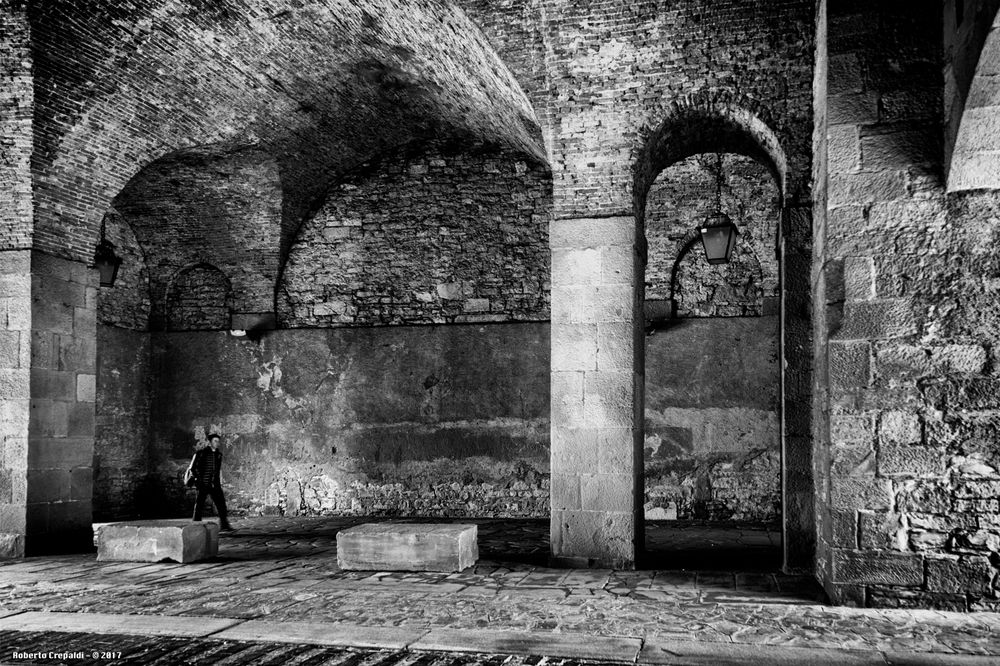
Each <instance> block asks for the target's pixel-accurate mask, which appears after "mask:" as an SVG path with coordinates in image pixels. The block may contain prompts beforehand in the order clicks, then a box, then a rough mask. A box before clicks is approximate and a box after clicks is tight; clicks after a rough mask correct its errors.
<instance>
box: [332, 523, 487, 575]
mask: <svg viewBox="0 0 1000 666" xmlns="http://www.w3.org/2000/svg"><path fill="white" fill-rule="evenodd" d="M477 559H479V545H478V528H477V526H476V525H469V524H454V525H452V524H439V523H392V522H385V523H365V524H364V525H358V526H356V527H352V528H350V529H347V530H342V531H340V532H338V533H337V564H338V565H339V566H340V568H341V569H354V570H360V571H445V572H453V571H462V570H463V569H466V568H468V567H471V566H472V565H473V564H475V563H476V560H477Z"/></svg>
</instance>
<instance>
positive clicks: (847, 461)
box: [830, 444, 875, 478]
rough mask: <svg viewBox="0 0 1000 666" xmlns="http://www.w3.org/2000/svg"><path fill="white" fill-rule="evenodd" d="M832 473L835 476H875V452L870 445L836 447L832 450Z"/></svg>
mask: <svg viewBox="0 0 1000 666" xmlns="http://www.w3.org/2000/svg"><path fill="white" fill-rule="evenodd" d="M830 472H831V473H832V474H833V475H834V476H866V477H868V478H871V477H872V476H874V475H875V450H874V449H873V448H872V446H871V445H870V444H859V445H854V446H839V445H834V446H833V447H832V448H831V450H830Z"/></svg>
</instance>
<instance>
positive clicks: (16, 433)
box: [0, 2, 34, 557]
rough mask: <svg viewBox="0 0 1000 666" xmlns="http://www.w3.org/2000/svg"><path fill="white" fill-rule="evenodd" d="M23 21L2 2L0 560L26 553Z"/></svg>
mask: <svg viewBox="0 0 1000 666" xmlns="http://www.w3.org/2000/svg"><path fill="white" fill-rule="evenodd" d="M30 68H31V52H30V41H29V27H28V18H27V15H26V14H25V10H24V9H23V8H22V7H21V6H20V5H19V4H16V3H11V2H0V80H2V81H3V85H2V86H0V153H2V154H3V159H2V160H0V202H2V204H3V205H0V447H2V448H0V451H2V453H0V557H18V556H21V555H23V554H24V545H25V544H24V532H25V529H24V528H25V517H26V512H25V506H26V503H27V487H26V484H25V478H26V475H27V474H26V473H27V467H28V413H29V400H30V393H29V390H30V389H29V382H30V368H31V277H30V276H31V254H30V251H29V248H30V247H31V171H30V164H31V151H32V146H33V144H32V139H31V120H32V112H33V97H34V95H33V90H32V79H31V69H30Z"/></svg>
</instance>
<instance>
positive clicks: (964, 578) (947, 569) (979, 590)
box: [927, 557, 996, 595]
mask: <svg viewBox="0 0 1000 666" xmlns="http://www.w3.org/2000/svg"><path fill="white" fill-rule="evenodd" d="M995 573H996V570H995V569H994V568H993V567H992V566H991V565H990V562H989V560H988V559H987V558H985V557H954V558H946V559H945V558H941V559H938V558H934V559H930V558H928V560H927V589H928V590H930V591H931V592H952V593H956V592H960V593H967V594H977V595H979V594H986V593H988V592H989V591H990V581H992V580H993V575H994V574H995Z"/></svg>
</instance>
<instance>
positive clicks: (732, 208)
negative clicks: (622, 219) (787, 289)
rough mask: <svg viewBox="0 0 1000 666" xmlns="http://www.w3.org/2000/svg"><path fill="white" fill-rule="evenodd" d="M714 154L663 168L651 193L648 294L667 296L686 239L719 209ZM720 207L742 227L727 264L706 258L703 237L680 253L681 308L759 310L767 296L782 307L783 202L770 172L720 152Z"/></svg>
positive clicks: (697, 312)
mask: <svg viewBox="0 0 1000 666" xmlns="http://www.w3.org/2000/svg"><path fill="white" fill-rule="evenodd" d="M716 171H717V168H716V156H715V155H714V154H712V155H700V156H696V157H690V158H688V159H686V160H684V161H682V162H678V163H676V164H674V165H673V166H670V167H668V168H667V169H665V170H664V171H663V172H661V173H660V175H659V177H657V179H656V181H655V182H654V183H653V186H652V188H651V189H650V192H649V196H648V197H647V200H646V239H647V242H648V243H649V259H648V262H647V264H646V300H647V301H651V300H663V299H668V298H669V297H670V272H671V269H672V268H673V265H674V262H675V260H676V258H677V254H678V251H679V248H680V246H681V242H682V240H683V239H684V238H685V236H686V234H687V233H688V232H690V231H691V230H692V229H695V228H697V227H698V226H699V225H702V224H703V223H704V221H705V218H706V217H708V215H710V214H711V213H713V212H714V211H715V197H716V175H715V174H716ZM721 201H722V210H723V212H725V213H726V214H727V215H729V217H730V219H731V220H732V221H733V223H734V224H736V226H737V227H738V228H739V236H738V237H737V241H736V247H735V248H734V250H733V256H732V260H731V261H730V262H729V263H728V264H724V265H719V266H712V265H711V264H709V263H708V262H707V261H705V254H704V252H703V251H702V247H701V242H700V241H698V242H697V243H696V244H695V245H694V246H693V247H692V248H691V250H690V252H689V253H688V254H687V255H686V256H685V258H683V259H682V260H681V266H680V269H679V271H678V275H677V285H676V294H675V295H676V297H677V301H678V306H677V307H678V314H679V315H680V316H696V317H711V316H741V315H743V316H746V315H752V316H759V315H761V314H763V313H764V309H765V305H764V304H765V299H767V301H768V310H769V312H776V311H777V300H776V299H777V295H778V294H777V290H778V261H777V257H776V255H775V242H776V240H777V235H778V222H779V219H780V203H779V195H778V188H777V187H776V186H775V183H774V179H773V177H772V176H771V174H770V172H769V171H768V170H767V169H766V168H765V167H763V166H762V165H760V164H759V163H757V162H756V161H754V160H752V159H750V158H747V157H743V156H739V155H727V156H726V157H725V158H724V160H723V172H722V199H721Z"/></svg>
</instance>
